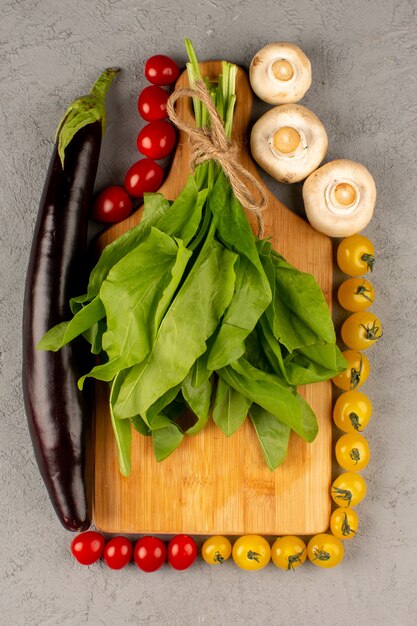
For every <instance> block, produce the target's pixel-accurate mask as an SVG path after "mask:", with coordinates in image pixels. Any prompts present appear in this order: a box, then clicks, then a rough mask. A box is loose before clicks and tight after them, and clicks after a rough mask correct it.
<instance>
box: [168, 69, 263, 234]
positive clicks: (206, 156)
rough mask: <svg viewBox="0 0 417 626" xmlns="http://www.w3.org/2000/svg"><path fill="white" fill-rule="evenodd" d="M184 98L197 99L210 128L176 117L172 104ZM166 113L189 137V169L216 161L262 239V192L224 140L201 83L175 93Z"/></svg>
mask: <svg viewBox="0 0 417 626" xmlns="http://www.w3.org/2000/svg"><path fill="white" fill-rule="evenodd" d="M188 97H189V98H197V99H198V100H200V101H201V102H202V103H203V104H204V106H205V107H206V108H207V110H208V113H209V116H210V122H211V126H210V128H195V127H193V126H190V125H189V124H188V123H187V122H185V121H184V120H183V119H181V118H180V117H179V115H178V114H177V113H176V111H175V103H176V101H177V100H179V99H180V98H188ZM167 112H168V116H169V119H170V120H171V122H172V123H173V124H175V126H177V128H179V129H180V130H182V131H184V132H185V133H187V135H188V136H189V139H190V145H191V167H192V168H193V169H195V168H196V167H197V165H200V164H201V163H204V162H205V161H210V160H214V161H217V162H218V163H219V164H220V165H221V167H222V169H223V171H224V173H225V174H226V176H227V177H228V179H229V181H230V185H231V187H232V189H233V191H234V194H235V196H236V198H237V199H238V200H239V202H240V203H241V204H242V206H244V207H245V209H247V210H248V211H249V212H250V213H253V214H254V215H255V216H256V220H257V224H258V237H260V238H262V237H263V235H264V219H263V215H262V212H263V210H264V208H265V206H266V202H267V198H266V195H265V192H264V190H263V188H262V186H261V185H260V183H259V182H258V181H257V180H256V178H255V177H254V176H253V175H252V174H251V173H250V172H248V170H247V169H245V168H244V167H243V165H241V164H240V163H239V160H238V155H239V147H238V145H237V143H236V142H232V141H231V140H230V139H229V138H228V137H227V135H226V132H225V130H224V126H223V122H222V120H221V119H220V115H219V113H218V111H217V109H216V107H215V105H214V103H213V100H212V99H211V96H210V94H209V92H208V90H207V87H206V85H205V84H204V82H203V81H201V80H199V81H196V82H195V83H194V86H193V88H187V87H183V88H180V89H176V90H175V91H174V92H173V93H172V94H171V95H170V97H169V99H168V104H167ZM249 184H252V185H253V187H255V189H256V191H257V195H258V196H259V198H258V199H257V198H255V196H254V194H253V193H252V192H251V190H250V188H249Z"/></svg>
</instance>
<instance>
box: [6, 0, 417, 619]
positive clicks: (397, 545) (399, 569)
mask: <svg viewBox="0 0 417 626" xmlns="http://www.w3.org/2000/svg"><path fill="white" fill-rule="evenodd" d="M184 36H188V37H191V38H192V39H193V41H194V43H195V47H196V49H197V51H198V54H199V56H200V58H201V59H208V58H220V57H222V58H226V59H229V60H232V61H235V62H237V63H239V64H241V65H243V66H244V67H247V66H248V64H249V62H250V60H251V58H252V56H253V55H254V53H255V52H256V51H257V50H258V49H259V48H260V47H261V46H263V45H265V44H266V43H268V42H270V41H274V40H288V41H293V42H297V43H298V44H299V45H301V46H302V47H303V48H304V50H305V51H306V53H307V54H308V55H309V57H310V58H311V61H312V65H313V70H314V82H313V86H312V88H311V90H310V91H309V92H308V94H307V96H306V98H305V100H304V104H306V105H307V106H309V107H310V108H312V109H313V110H314V111H315V112H316V113H317V114H318V116H319V117H320V118H321V119H322V120H323V122H324V124H325V126H326V128H327V130H328V134H329V140H330V147H329V152H328V155H327V159H328V160H330V159H332V158H335V157H346V158H352V159H355V160H358V161H361V162H363V163H364V164H366V165H367V166H368V168H369V169H370V170H371V172H373V174H374V176H375V179H376V182H377V186H378V190H379V199H378V203H377V209H376V212H375V217H374V219H373V221H372V222H371V224H370V225H369V227H368V228H367V229H366V234H367V235H368V236H369V237H370V238H371V239H372V240H373V241H374V243H375V247H376V251H377V257H378V261H377V266H376V270H375V272H374V276H373V282H374V285H375V289H376V292H377V300H376V303H375V306H374V310H375V312H377V313H378V315H379V316H380V318H381V319H382V321H383V324H384V327H385V337H384V339H383V341H382V342H381V343H380V344H379V345H378V346H377V347H375V348H374V349H373V350H372V353H371V354H370V357H371V364H372V374H371V377H370V379H369V382H367V383H366V387H365V388H364V390H365V391H366V393H367V394H368V395H369V396H370V397H371V399H372V402H373V405H374V418H373V421H372V422H371V425H370V426H369V428H368V431H367V435H368V438H369V442H370V445H371V449H372V461H371V464H370V466H369V467H368V468H367V469H366V471H365V472H364V476H365V478H366V480H367V483H368V496H367V498H366V500H365V501H364V502H363V503H361V504H360V505H359V507H358V513H359V517H360V535H359V536H358V537H357V538H356V539H355V540H354V541H352V542H350V544H349V545H348V546H346V548H347V549H346V558H345V561H344V563H343V564H342V565H341V566H340V567H339V568H337V569H334V570H329V571H321V570H319V569H318V568H315V567H313V566H312V565H311V564H307V565H306V566H304V567H303V568H301V569H300V570H298V571H297V572H296V573H295V574H292V573H288V574H286V573H284V572H281V571H279V570H277V569H276V568H274V567H273V566H272V565H270V566H269V567H268V568H266V569H265V570H264V571H262V572H260V573H258V574H252V575H251V574H248V573H244V572H242V571H239V570H238V569H236V568H235V567H234V566H233V564H232V563H230V562H229V563H227V564H225V566H223V567H222V568H216V569H214V568H212V569H211V568H209V567H208V566H206V565H205V564H204V563H203V562H202V561H201V560H199V561H198V562H197V563H196V565H195V566H194V567H193V568H192V569H191V570H189V571H186V572H184V573H176V572H174V571H171V570H170V569H168V568H165V569H163V570H162V571H160V572H159V573H157V574H155V575H151V576H144V575H140V573H139V571H137V570H136V569H135V568H134V567H133V566H132V567H131V568H128V569H126V570H125V571H121V572H112V571H109V570H107V569H106V568H105V567H104V566H103V565H96V566H92V567H90V568H82V567H79V566H77V565H76V564H75V563H74V562H73V561H72V559H71V557H70V555H69V543H70V536H69V535H68V534H67V533H66V532H65V531H64V530H63V529H62V528H61V527H60V525H59V524H58V522H57V520H56V518H55V516H54V514H53V512H52V510H51V507H50V505H49V502H48V499H47V497H46V493H45V489H44V487H43V484H42V482H41V479H40V476H39V474H38V471H37V467H36V464H35V460H34V456H33V452H32V448H31V444H30V441H29V436H28V432H27V427H26V420H25V415H24V411H23V406H22V392H21V382H20V372H21V318H22V301H23V285H24V279H25V273H26V265H27V261H28V255H29V249H30V244H31V238H32V232H33V226H34V221H35V217H36V212H37V206H38V201H39V197H40V194H41V190H42V186H43V181H44V177H45V173H46V168H47V165H48V162H49V158H50V154H51V150H52V145H53V136H54V132H55V128H56V125H57V123H58V121H59V119H60V117H61V115H62V113H63V111H64V109H65V107H66V106H67V104H68V103H69V102H70V101H71V100H72V99H73V97H74V96H75V95H78V94H81V93H82V92H83V91H85V90H86V89H87V88H88V87H89V85H90V84H91V82H92V81H93V80H94V79H95V77H96V76H97V73H98V72H99V71H100V70H101V69H102V68H104V67H105V66H108V65H119V66H121V67H122V68H123V70H124V71H123V74H122V75H121V77H120V79H119V81H118V85H117V88H115V89H114V91H113V94H112V97H111V99H110V105H109V121H110V123H109V128H108V132H107V135H106V139H105V142H104V146H103V151H102V160H101V165H100V172H99V176H98V180H97V186H98V187H102V186H103V185H105V184H107V183H110V182H119V181H121V180H122V177H123V173H124V172H125V171H126V170H127V168H128V166H129V165H130V164H131V163H132V162H133V161H134V160H135V159H136V152H135V139H136V134H137V131H138V129H139V127H140V123H139V120H138V117H137V113H136V98H137V95H138V93H139V90H140V89H141V88H142V87H143V86H144V79H143V76H142V68H143V64H144V61H145V59H146V58H147V57H148V56H150V55H151V54H154V53H167V54H170V55H172V56H174V57H175V58H176V59H178V61H180V62H183V61H184V60H185V54H184V48H183V44H182V39H183V37H184ZM416 64H417V25H416V8H415V2H414V0H366V1H363V0H352V1H350V2H345V1H342V0H321V1H318V0H311V1H308V0H294V2H284V1H283V0H274V1H266V0H263V1H262V0H260V2H257V3H255V2H249V1H247V0H242V1H236V2H232V1H231V0H225V1H224V2H219V1H218V0H210V1H207V2H204V3H201V2H194V1H192V0H180V1H179V2H177V3H168V2H161V1H160V0H157V1H155V2H152V1H150V0H147V1H146V0H144V1H142V2H135V1H133V0H124V1H123V0H121V1H117V0H92V1H87V0H72V2H70V3H66V2H62V1H58V2H56V1H55V2H54V1H53V0H43V1H42V0H2V1H1V2H0V77H1V78H0V107H1V116H0V137H1V141H0V177H1V183H0V198H1V200H0V208H1V212H2V226H1V230H0V237H1V247H0V256H1V266H0V267H1V274H2V290H1V299H0V311H1V325H0V329H1V330H0V332H1V343H0V345H1V349H0V371H1V381H0V385H1V398H2V401H1V409H0V410H1V419H0V442H1V443H0V472H1V476H2V478H1V480H0V493H1V498H0V502H1V506H0V515H1V549H0V564H1V567H0V609H1V611H0V614H1V617H0V623H1V624H7V625H9V626H14V625H28V624H30V625H32V624H33V625H35V624H36V625H42V626H46V625H48V626H49V625H55V624H56V625H60V626H67V625H68V626H74V625H78V624H91V625H94V626H95V625H99V624H105V625H106V626H107V625H108V626H110V625H124V624H126V625H127V624H148V625H150V626H168V625H170V626H174V625H175V626H192V625H196V624H207V626H208V625H210V626H211V625H214V624H222V625H227V626H228V625H232V624H235V625H239V626H245V625H249V624H253V625H256V626H261V625H266V624H289V625H291V626H304V625H306V624H311V625H314V626H330V625H339V624H342V625H343V626H345V625H346V626H347V625H348V624H352V623H354V624H357V625H360V626H371V625H374V624H375V625H376V624H379V625H384V626H385V625H386V626H390V625H394V624H398V625H401V626H413V625H415V624H416V623H417V596H416V591H415V589H416V584H417V564H416V563H417V560H416V556H417V554H416V541H417V532H416V515H417V506H416V500H417V498H416V495H417V494H416V470H417V461H416V458H417V455H416V428H417V420H416V403H415V398H416V386H417V385H416V359H415V349H416V330H417V328H416V326H417V325H416V286H417V285H416V274H417V272H416V248H417V232H416V197H417V184H416V183H417V173H416V157H415V155H416V148H415V137H416V131H417V124H416V120H417V85H416V82H417V74H416ZM261 110H263V107H261V106H258V107H257V111H261ZM266 180H267V182H268V184H270V185H271V188H272V189H273V191H274V192H275V193H276V194H277V196H278V197H279V198H281V199H282V200H283V201H284V202H286V203H287V204H288V206H290V207H291V208H292V209H293V210H295V211H298V212H302V207H301V206H300V189H299V187H298V186H294V187H291V188H283V187H282V186H280V185H278V184H273V183H272V182H271V181H270V180H269V179H268V178H266ZM340 279H341V276H340V275H338V274H336V275H335V284H337V283H338V282H340ZM335 314H336V320H337V322H338V320H339V319H341V317H340V315H341V312H340V311H339V310H338V309H337V308H336V309H335ZM174 497H175V494H174Z"/></svg>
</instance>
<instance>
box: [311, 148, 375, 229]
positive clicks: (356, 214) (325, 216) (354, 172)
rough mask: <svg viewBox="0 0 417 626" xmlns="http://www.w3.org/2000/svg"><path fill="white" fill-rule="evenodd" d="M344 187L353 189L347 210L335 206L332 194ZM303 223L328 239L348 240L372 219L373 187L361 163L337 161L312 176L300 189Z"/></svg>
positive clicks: (370, 177) (346, 160)
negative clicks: (345, 238) (353, 198)
mask: <svg viewBox="0 0 417 626" xmlns="http://www.w3.org/2000/svg"><path fill="white" fill-rule="evenodd" d="M341 183H347V184H348V185H350V186H351V187H353V188H354V189H355V192H356V200H355V202H353V203H352V204H351V205H349V206H343V205H341V204H338V203H337V201H335V200H334V196H333V194H332V191H333V190H334V188H335V187H336V185H340V184H341ZM303 199H304V207H305V210H306V215H307V219H308V221H309V222H310V224H311V225H312V226H313V228H315V229H316V230H318V231H320V232H321V233H324V234H326V235H329V236H330V237H348V236H349V235H354V234H356V233H358V232H360V231H361V230H363V229H364V228H365V226H367V225H368V223H369V222H370V220H371V218H372V214H373V212H374V207H375V202H376V186H375V181H374V179H373V178H372V176H371V174H370V173H369V171H368V170H367V169H366V167H365V166H364V165H362V164H361V163H356V162H355V161H350V160H348V159H338V160H336V161H330V163H326V164H325V165H323V166H322V167H320V168H319V169H318V170H316V171H315V172H313V173H312V174H311V175H310V176H309V177H308V178H307V180H306V181H305V182H304V185H303Z"/></svg>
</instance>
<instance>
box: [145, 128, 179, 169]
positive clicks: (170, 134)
mask: <svg viewBox="0 0 417 626" xmlns="http://www.w3.org/2000/svg"><path fill="white" fill-rule="evenodd" d="M176 140H177V136H176V134H175V129H174V127H173V125H172V124H170V123H169V122H166V121H165V120H158V121H157V122H149V124H146V126H145V127H144V128H142V130H141V131H140V133H139V135H138V139H137V147H138V150H139V152H141V153H142V154H144V155H145V156H147V157H150V158H151V159H163V158H164V157H166V156H168V154H169V153H170V152H171V150H172V149H173V147H174V146H175V142H176Z"/></svg>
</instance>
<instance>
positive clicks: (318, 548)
mask: <svg viewBox="0 0 417 626" xmlns="http://www.w3.org/2000/svg"><path fill="white" fill-rule="evenodd" d="M307 550H308V558H309V559H310V561H311V562H312V563H314V565H317V567H324V568H326V569H327V568H330V567H335V566H336V565H339V563H340V562H341V561H342V559H343V557H344V555H345V549H344V547H343V543H342V542H341V541H340V539H338V538H337V537H334V536H333V535H330V534H327V533H320V534H319V535H315V536H314V537H312V538H311V539H310V541H309V542H308V548H307Z"/></svg>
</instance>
